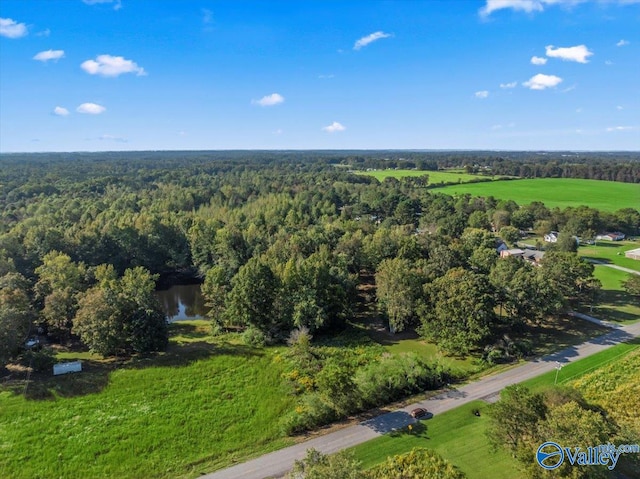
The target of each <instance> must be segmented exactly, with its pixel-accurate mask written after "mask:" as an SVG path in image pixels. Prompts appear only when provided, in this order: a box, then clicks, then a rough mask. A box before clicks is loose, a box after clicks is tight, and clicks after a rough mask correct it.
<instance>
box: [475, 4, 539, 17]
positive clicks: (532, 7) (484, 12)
mask: <svg viewBox="0 0 640 479" xmlns="http://www.w3.org/2000/svg"><path fill="white" fill-rule="evenodd" d="M507 8H511V9H513V10H519V11H522V12H527V13H531V12H541V11H542V10H543V9H544V8H543V6H542V2H540V1H539V0H487V4H486V5H485V6H484V7H482V8H481V9H480V15H481V16H483V17H487V16H489V15H491V14H492V13H493V12H495V11H497V10H503V9H507Z"/></svg>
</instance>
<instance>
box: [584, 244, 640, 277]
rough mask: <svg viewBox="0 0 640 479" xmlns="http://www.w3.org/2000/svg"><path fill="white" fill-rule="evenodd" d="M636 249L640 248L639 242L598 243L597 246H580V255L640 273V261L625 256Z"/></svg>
mask: <svg viewBox="0 0 640 479" xmlns="http://www.w3.org/2000/svg"><path fill="white" fill-rule="evenodd" d="M636 248H640V242H638V241H597V242H596V244H595V245H584V246H580V248H578V255H579V256H582V257H585V258H590V259H594V260H598V261H602V262H604V263H611V264H616V265H618V266H623V267H625V268H629V269H633V270H635V271H640V261H638V260H636V259H631V258H627V257H626V256H625V255H624V253H625V251H629V250H632V249H636Z"/></svg>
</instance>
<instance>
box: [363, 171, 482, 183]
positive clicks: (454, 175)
mask: <svg viewBox="0 0 640 479" xmlns="http://www.w3.org/2000/svg"><path fill="white" fill-rule="evenodd" d="M358 174H362V175H368V176H373V177H374V178H376V179H377V180H378V181H384V179H385V178H389V177H391V178H404V177H407V176H423V175H429V184H430V185H432V184H435V183H440V182H443V183H448V182H460V183H465V182H468V181H471V180H478V179H487V180H490V179H491V177H490V176H481V175H470V174H468V173H462V172H449V171H418V170H375V171H363V172H358Z"/></svg>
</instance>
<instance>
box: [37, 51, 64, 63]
mask: <svg viewBox="0 0 640 479" xmlns="http://www.w3.org/2000/svg"><path fill="white" fill-rule="evenodd" d="M62 57H64V50H45V51H43V52H40V53H36V55H35V56H34V57H33V59H34V60H38V61H41V62H48V61H49V60H56V61H58V60H60V59H61V58H62Z"/></svg>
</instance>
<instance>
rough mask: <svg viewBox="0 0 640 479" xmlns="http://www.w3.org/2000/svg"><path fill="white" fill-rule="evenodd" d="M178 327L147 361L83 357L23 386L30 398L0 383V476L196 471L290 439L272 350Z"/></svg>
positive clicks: (286, 399)
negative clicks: (78, 366)
mask: <svg viewBox="0 0 640 479" xmlns="http://www.w3.org/2000/svg"><path fill="white" fill-rule="evenodd" d="M178 330H179V338H180V341H179V342H178V341H176V340H175V338H174V340H173V341H172V344H171V346H170V349H169V351H168V352H167V353H165V354H163V355H161V356H160V357H157V358H154V359H151V360H136V361H131V362H128V363H126V364H124V365H122V366H121V367H118V368H115V364H116V363H113V362H106V363H103V362H98V361H91V360H86V361H85V362H84V366H85V368H86V369H87V372H83V373H77V374H74V375H68V376H59V377H55V378H53V377H51V378H41V379H37V380H36V381H34V382H33V383H31V385H30V386H29V389H28V393H27V396H28V397H29V399H26V398H25V397H24V396H23V395H22V394H21V393H22V392H23V390H24V386H23V385H19V387H17V388H16V389H17V391H16V392H15V393H14V392H13V391H12V390H10V389H9V388H8V387H6V386H5V387H4V388H3V389H0V450H1V451H2V455H0V477H3V478H4V477H6V478H9V477H10V478H13V479H19V478H49V477H56V478H79V477H100V478H118V479H121V478H139V477H157V478H165V477H166V478H177V477H196V476H198V475H200V474H202V473H204V472H208V471H211V470H213V469H216V468H221V467H224V466H229V465H231V464H233V463H234V462H237V461H243V460H245V459H247V458H248V457H250V456H255V455H259V454H262V453H265V452H268V451H272V450H275V449H279V448H281V447H283V446H285V445H287V444H290V443H291V442H292V440H291V439H287V438H283V436H282V433H281V431H280V428H279V419H280V418H281V417H282V416H283V415H284V414H285V412H287V411H288V410H289V409H290V408H291V407H292V405H293V401H292V398H291V397H290V396H289V394H288V390H287V389H286V387H284V386H283V382H282V380H281V376H280V375H281V365H280V364H278V363H277V362H275V361H273V358H274V356H275V351H274V350H273V349H265V350H260V349H253V348H249V347H246V346H243V345H239V344H233V343H230V342H227V341H225V340H224V338H223V339H222V340H214V339H212V338H207V337H206V333H203V332H202V331H200V330H199V327H198V326H197V325H189V324H181V325H179V326H178ZM70 356H72V355H66V357H67V358H70Z"/></svg>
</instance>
